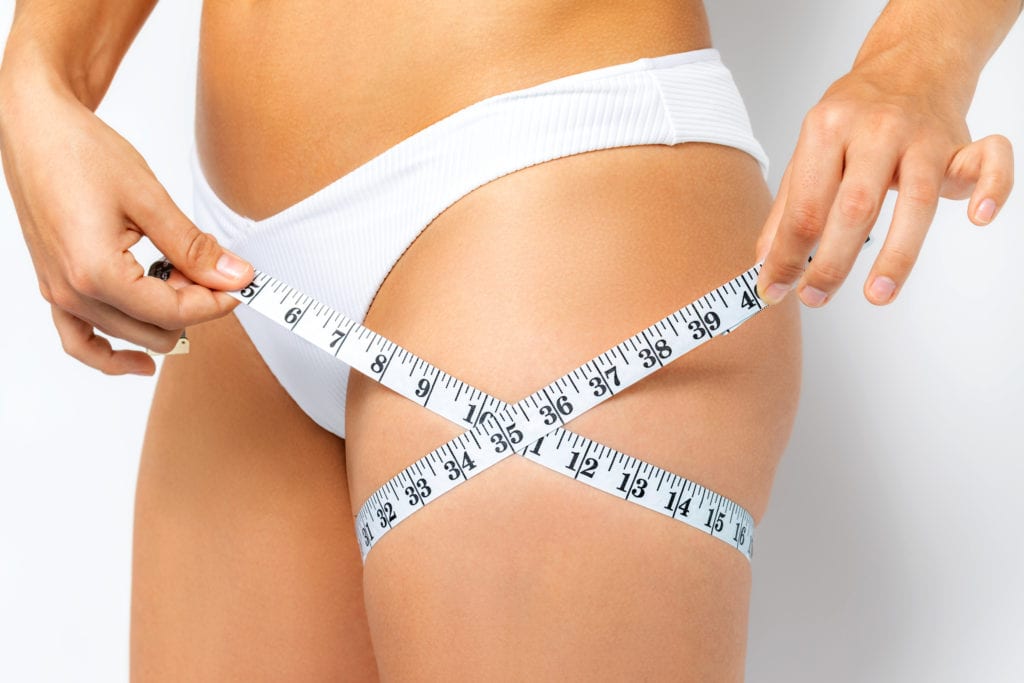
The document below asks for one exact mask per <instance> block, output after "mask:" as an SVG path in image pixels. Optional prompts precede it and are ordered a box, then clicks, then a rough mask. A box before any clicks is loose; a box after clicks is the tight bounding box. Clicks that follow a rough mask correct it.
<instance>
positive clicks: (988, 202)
mask: <svg viewBox="0 0 1024 683" xmlns="http://www.w3.org/2000/svg"><path fill="white" fill-rule="evenodd" d="M995 215H996V200H994V199H992V198H987V199H983V200H982V201H981V203H980V204H978V208H977V209H975V210H974V220H976V221H978V222H979V223H988V222H989V221H991V220H992V218H993V217H994V216H995Z"/></svg>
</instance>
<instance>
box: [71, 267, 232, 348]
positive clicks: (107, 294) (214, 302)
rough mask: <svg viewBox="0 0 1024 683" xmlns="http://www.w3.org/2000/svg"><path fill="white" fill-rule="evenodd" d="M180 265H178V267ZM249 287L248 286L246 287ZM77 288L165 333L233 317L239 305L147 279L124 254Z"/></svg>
mask: <svg viewBox="0 0 1024 683" xmlns="http://www.w3.org/2000/svg"><path fill="white" fill-rule="evenodd" d="M175 265H177V264H175ZM246 284H248V283H246ZM74 286H75V288H76V289H77V290H78V291H79V292H81V293H82V294H84V295H86V296H88V297H91V298H93V299H96V300H99V301H102V302H103V303H105V304H108V305H110V306H112V307H113V308H115V309H117V310H119V311H123V312H124V313H126V314H127V315H128V316H130V317H132V318H135V319H136V320H141V321H143V322H146V323H151V324H153V325H156V326H158V327H161V328H163V329H165V330H181V329H182V328H185V327H189V326H191V325H195V324H198V323H201V322H206V321H208V320H214V319H216V318H219V317H221V316H224V315H226V314H227V313H230V312H231V311H232V310H233V309H234V307H235V306H237V305H238V301H237V300H236V299H234V298H232V297H231V296H229V295H228V294H226V293H224V292H221V291H216V290H211V289H207V288H206V287H204V286H202V285H199V284H185V285H184V286H183V282H182V281H181V280H178V281H177V282H176V283H175V284H174V285H171V284H169V283H167V282H164V281H163V280H160V279H159V278H155V277H148V276H146V275H145V271H144V270H143V268H142V266H141V265H139V263H138V261H136V260H135V256H134V255H133V254H132V253H131V252H130V251H126V252H122V253H121V258H119V259H112V260H109V261H108V264H107V267H106V268H104V269H103V270H101V271H100V272H99V273H98V274H96V275H95V276H94V277H93V278H92V279H90V280H88V281H85V280H84V279H80V280H79V281H78V282H76V283H75V285H74Z"/></svg>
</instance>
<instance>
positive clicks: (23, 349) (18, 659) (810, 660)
mask: <svg viewBox="0 0 1024 683" xmlns="http://www.w3.org/2000/svg"><path fill="white" fill-rule="evenodd" d="M12 4H13V3H11V2H9V1H6V0H5V2H3V4H2V6H0V29H2V32H3V34H4V35H6V32H7V27H8V26H9V25H10V19H11V15H12V7H11V5H12ZM883 5H884V3H883V2H881V1H879V0H871V1H864V0H856V1H855V0H841V1H836V2H829V3H818V2H807V1H804V2H798V1H797V0H785V1H782V2H765V3H761V2H754V1H753V0H750V1H748V2H738V1H735V0H734V1H731V2H730V1H722V2H718V3H713V6H710V7H709V12H710V14H711V19H712V27H713V30H714V36H715V43H716V47H718V48H719V49H720V50H721V51H722V54H723V58H724V60H725V62H726V64H727V65H729V66H730V68H731V69H732V70H733V74H734V76H735V78H736V80H737V82H738V83H739V85H740V89H741V91H742V93H743V95H744V98H745V100H746V102H747V105H748V107H749V109H750V112H751V118H752V121H753V125H754V132H755V134H757V135H758V137H759V138H760V139H761V141H762V143H763V144H764V146H765V147H766V149H767V151H768V153H769V155H770V156H771V157H772V161H773V168H772V176H771V185H772V187H773V188H774V187H776V186H777V183H778V178H779V176H780V175H781V172H782V170H783V168H784V167H785V162H786V160H787V159H788V158H789V155H790V153H791V151H792V148H793V146H794V144H795V141H796V137H797V132H798V130H799V125H800V122H801V120H802V118H803V115H804V113H805V112H806V111H807V110H808V109H809V108H810V107H811V106H812V105H813V104H814V102H816V101H817V99H818V97H819V96H820V94H821V92H822V91H823V90H824V89H825V88H826V87H827V86H828V85H829V83H831V81H832V80H834V79H835V78H837V77H838V76H840V75H841V74H842V73H844V72H845V70H846V69H847V68H848V67H849V65H850V63H851V62H852V60H853V57H854V55H855V53H856V50H857V47H858V46H859V43H860V40H861V39H862V38H863V36H864V34H865V33H866V32H867V30H868V28H869V26H870V25H871V23H872V22H873V21H874V18H875V16H876V15H877V13H878V11H879V10H880V9H881V7H882V6H883ZM199 9H200V1H199V0H178V1H177V2H162V3H159V4H158V5H157V8H156V10H155V11H154V13H153V15H152V16H151V17H150V19H149V21H148V22H147V24H146V26H145V27H144V28H143V30H142V32H141V34H140V36H139V38H138V39H137V40H136V42H135V44H134V45H133V47H132V49H131V50H130V52H129V53H128V55H127V57H126V58H125V61H124V63H123V65H122V66H121V69H120V71H119V73H118V76H117V78H116V79H115V81H114V84H113V86H112V88H111V90H110V92H109V93H108V95H107V97H106V99H105V100H104V102H103V104H102V105H101V107H100V109H99V111H98V113H99V115H100V116H101V117H102V118H103V119H104V120H105V121H106V122H107V123H109V124H110V125H111V126H113V127H114V128H115V129H116V130H118V131H119V132H121V133H122V134H123V135H124V136H125V137H126V138H127V139H128V140H129V141H131V142H132V143H133V144H134V145H135V146H136V147H137V148H138V149H139V151H140V152H141V153H142V155H143V156H144V157H145V158H146V160H147V161H148V162H149V164H150V166H151V167H152V168H153V169H154V170H155V172H156V174H157V176H158V178H159V179H160V180H161V181H162V182H163V183H164V185H165V186H166V187H167V189H168V190H169V192H170V193H171V196H172V197H173V198H174V199H175V201H177V203H178V204H179V206H181V207H182V208H183V209H184V210H185V211H186V213H188V214H190V215H191V187H190V180H189V175H188V166H187V152H188V146H189V144H190V142H191V135H192V121H193V107H194V101H195V100H194V88H195V53H196V47H197V42H198V21H199ZM1022 23H1024V22H1022ZM1022 65H1024V28H1022V27H1021V26H1018V27H1017V28H1016V29H1015V30H1014V32H1013V33H1011V35H1010V37H1009V38H1008V39H1007V41H1006V42H1005V43H1004V45H1003V47H1002V48H1001V49H1000V51H999V52H998V53H997V54H996V56H995V57H994V58H993V60H992V61H991V62H990V64H989V67H988V68H987V70H986V72H985V74H984V76H983V78H982V80H981V83H980V86H979V88H978V93H977V96H976V98H975V103H974V107H973V108H972V110H971V114H970V117H969V124H970V127H971V131H972V133H973V134H974V135H975V137H981V136H983V135H987V134H990V133H995V132H1000V133H1003V134H1005V135H1007V136H1008V137H1010V139H1011V140H1013V141H1014V142H1015V143H1016V145H1017V152H1016V162H1017V167H1018V168H1019V169H1024V156H1022V150H1024V106H1022V105H1024V87H1022V85H1021V76H1020V73H1021V66H1022ZM61 181H62V179H61V178H55V179H54V182H56V183H60V182H61ZM4 190H5V191H4V192H0V269H2V270H0V285H2V287H3V297H2V304H0V305H2V317H0V321H2V322H0V680H3V681H71V680H74V681H118V680H125V679H126V678H127V656H128V655H127V653H128V609H129V586H130V556H131V555H130V553H131V545H130V544H131V520H132V496H133V488H134V480H135V474H136V467H137V462H138V453H139V448H140V445H141V441H142V434H143V430H144V427H145V420H146V415H147V410H148V405H149V400H150V396H151V393H152V389H153V386H154V380H153V379H150V378H142V377H134V376H126V377H118V378H114V377H106V376H104V375H101V374H100V373H98V372H96V371H94V370H91V369H88V368H86V367H84V366H82V365H80V364H78V363H77V362H76V361H73V360H71V359H70V358H69V357H68V356H66V355H64V353H63V352H62V351H61V348H60V343H59V341H58V338H57V334H56V332H55V331H54V329H53V325H52V323H51V321H50V317H49V307H48V306H47V305H46V304H45V302H44V301H43V300H42V298H41V297H40V295H39V293H38V290H37V285H36V278H35V273H34V271H33V270H32V267H31V263H30V260H29V257H28V252H27V250H26V248H25V245H24V242H23V241H22V238H21V234H20V230H19V228H18V223H17V219H16V216H15V213H14V209H13V206H12V205H11V202H10V198H9V196H8V195H7V193H6V187H4ZM1021 192H1024V190H1019V191H1018V192H1017V193H1016V195H1015V196H1014V197H1012V198H1011V200H1010V202H1009V204H1007V206H1006V207H1005V208H1004V209H1003V210H1002V212H1001V214H1000V216H999V217H998V218H997V219H996V221H995V222H994V223H993V225H991V226H990V227H987V228H977V227H975V226H973V225H972V224H970V223H969V222H968V221H967V219H966V217H965V207H966V204H965V203H954V202H948V201H943V203H942V205H941V206H940V209H939V213H938V216H937V218H936V220H935V224H934V227H933V228H932V231H931V235H930V238H929V240H928V241H927V243H926V245H925V248H924V251H923V253H922V256H921V260H920V261H919V263H918V265H917V267H916V269H915V271H914V275H913V277H912V278H911V280H910V282H909V283H908V285H907V286H906V287H905V289H904V290H903V292H902V294H901V296H900V298H899V299H898V300H897V302H896V303H894V304H893V305H890V306H888V307H884V308H876V307H874V306H872V305H870V304H869V303H867V301H866V300H865V299H864V298H863V296H862V295H861V293H860V290H861V286H862V284H863V281H864V278H865V276H866V274H867V270H868V267H869V265H870V259H871V258H873V257H874V255H875V254H877V250H873V251H871V252H868V253H866V254H865V255H864V256H863V258H862V259H861V260H860V262H858V264H857V266H856V268H855V271H854V273H853V275H852V276H851V278H850V280H849V281H848V283H847V284H846V286H845V287H844V288H843V289H842V290H840V292H839V294H838V295H837V296H836V298H835V300H834V301H833V302H831V303H830V304H829V305H828V306H826V307H825V308H824V309H821V310H805V312H804V329H805V349H806V356H805V366H804V368H805V385H804V391H803V399H802V404H801V408H800V414H799V418H798V420H797V424H796V428H795V431H794V435H793V439H792V442H791V445H790V448H789V449H788V452H787V454H786V456H785V458H784V459H783V463H782V466H781V468H780V470H779V473H778V477H777V480H776V485H775V489H774V494H773V499H772V503H771V506H770V508H769V511H768V514H767V517H766V518H765V520H764V522H763V523H762V525H761V526H760V527H759V529H758V540H757V546H758V549H757V550H758V553H757V557H756V560H755V563H754V570H755V571H754V577H755V578H754V598H753V608H752V615H751V626H750V645H749V658H748V667H747V670H748V679H749V680H751V681H780V682H781V681H786V682H801V681H823V680H828V681H834V682H836V683H843V682H846V681H873V682H874V681H905V680H915V681H922V680H927V681H933V682H943V681H964V680H972V681H975V680H976V681H981V680H984V681H1010V680H1020V675H1021V671H1024V648H1022V647H1021V644H1022V642H1024V588H1022V586H1021V580H1020V577H1021V573H1022V570H1024V550H1022V544H1021V543H1020V535H1019V534H1020V520H1021V513H1022V512H1024V502H1022V500H1021V498H1020V492H1021V490H1022V487H1024V457H1022V455H1024V445H1022V442H1021V439H1020V424H1021V420H1022V418H1024V415H1021V412H1022V409H1024V361H1022V359H1021V354H1020V353H1019V351H1020V347H1021V341H1020V334H1021V332H1022V331H1024V278H1021V277H1020V274H1019V267H1020V262H1021V258H1022V256H1024V231H1022V230H1021V225H1022V222H1024V221H1022V218H1024V200H1022V199H1021ZM891 199H892V197H891V196H890V201H889V202H888V203H887V208H886V210H885V211H884V212H883V215H882V217H881V218H880V220H879V223H878V226H877V227H876V229H875V235H876V237H881V236H883V235H884V231H885V229H886V227H887V225H888V220H889V218H890V217H891V206H892V202H891ZM137 253H138V254H139V255H140V260H141V261H142V262H143V263H145V264H148V263H149V262H150V261H151V260H152V259H153V258H155V252H154V251H152V250H151V248H144V249H139V250H137ZM765 352H766V353H768V354H770V353H771V350H770V349H766V350H765Z"/></svg>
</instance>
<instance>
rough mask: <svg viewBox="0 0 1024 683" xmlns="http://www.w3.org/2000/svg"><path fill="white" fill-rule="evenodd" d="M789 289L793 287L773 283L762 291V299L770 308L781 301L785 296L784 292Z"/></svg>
mask: <svg viewBox="0 0 1024 683" xmlns="http://www.w3.org/2000/svg"><path fill="white" fill-rule="evenodd" d="M791 289H793V285H787V284H783V283H781V282H773V283H772V284H770V285H768V287H767V288H766V289H765V290H764V296H763V297H762V298H763V299H764V300H765V303H767V304H768V305H769V306H771V305H774V304H777V303H779V302H780V301H782V299H783V297H785V296H786V292H788V291H789V290H791Z"/></svg>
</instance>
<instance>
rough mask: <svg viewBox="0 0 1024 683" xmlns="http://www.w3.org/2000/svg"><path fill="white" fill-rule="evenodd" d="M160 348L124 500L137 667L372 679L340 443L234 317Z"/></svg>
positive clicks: (186, 675)
mask: <svg viewBox="0 0 1024 683" xmlns="http://www.w3.org/2000/svg"><path fill="white" fill-rule="evenodd" d="M189 337H190V340H191V341H192V350H191V353H189V355H187V356H168V357H167V358H165V359H164V361H163V367H162V369H161V372H160V378H159V381H158V383H157V388H156V394H155V396H154V399H153V405H152V408H151V411H150V416H149V422H148V425H147V430H146V438H145V443H144V446H143V452H142V459H141V462H140V466H139V477H138V486H137V492H136V502H135V536H134V548H133V576H132V629H131V673H132V679H133V680H140V681H160V680H168V681H183V680H188V681H218V682H219V681H234V680H238V681H242V680H244V681H258V680H272V681H310V680H342V679H344V680H352V681H371V680H376V679H377V675H376V669H375V662H374V658H373V653H372V649H371V647H370V642H369V634H368V631H367V626H366V616H365V609H364V607H363V599H362V586H361V582H362V563H361V561H360V558H359V551H358V547H357V544H356V541H355V535H354V531H353V521H352V517H351V514H350V507H351V505H350V502H349V498H348V488H347V482H346V477H347V474H346V471H345V459H344V455H345V452H344V442H343V441H342V440H340V439H338V438H337V437H336V436H334V435H333V434H330V433H328V432H326V431H325V430H323V429H321V428H320V427H319V426H318V425H316V424H315V423H314V422H313V421H312V420H310V419H309V418H308V417H307V416H306V415H305V414H304V413H303V412H302V411H301V410H300V409H299V408H298V406H297V405H296V404H295V403H294V402H293V401H292V400H291V399H290V398H289V397H288V395H287V394H286V393H285V391H284V390H283V389H282V388H281V386H280V385H279V384H278V383H277V381H276V379H275V378H274V377H273V375H272V374H271V373H270V371H269V369H268V368H267V367H266V365H265V364H263V362H262V360H261V359H260V357H259V354H258V353H257V351H256V349H255V348H254V347H253V346H252V343H251V342H250V341H249V339H248V337H247V335H246V334H245V331H244V330H243V329H242V327H241V325H240V324H239V323H238V320H237V319H236V318H235V316H234V315H229V316H226V317H224V318H222V319H220V320H216V321H213V322H210V323H206V324H204V325H199V326H196V327H194V328H190V329H189Z"/></svg>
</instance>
